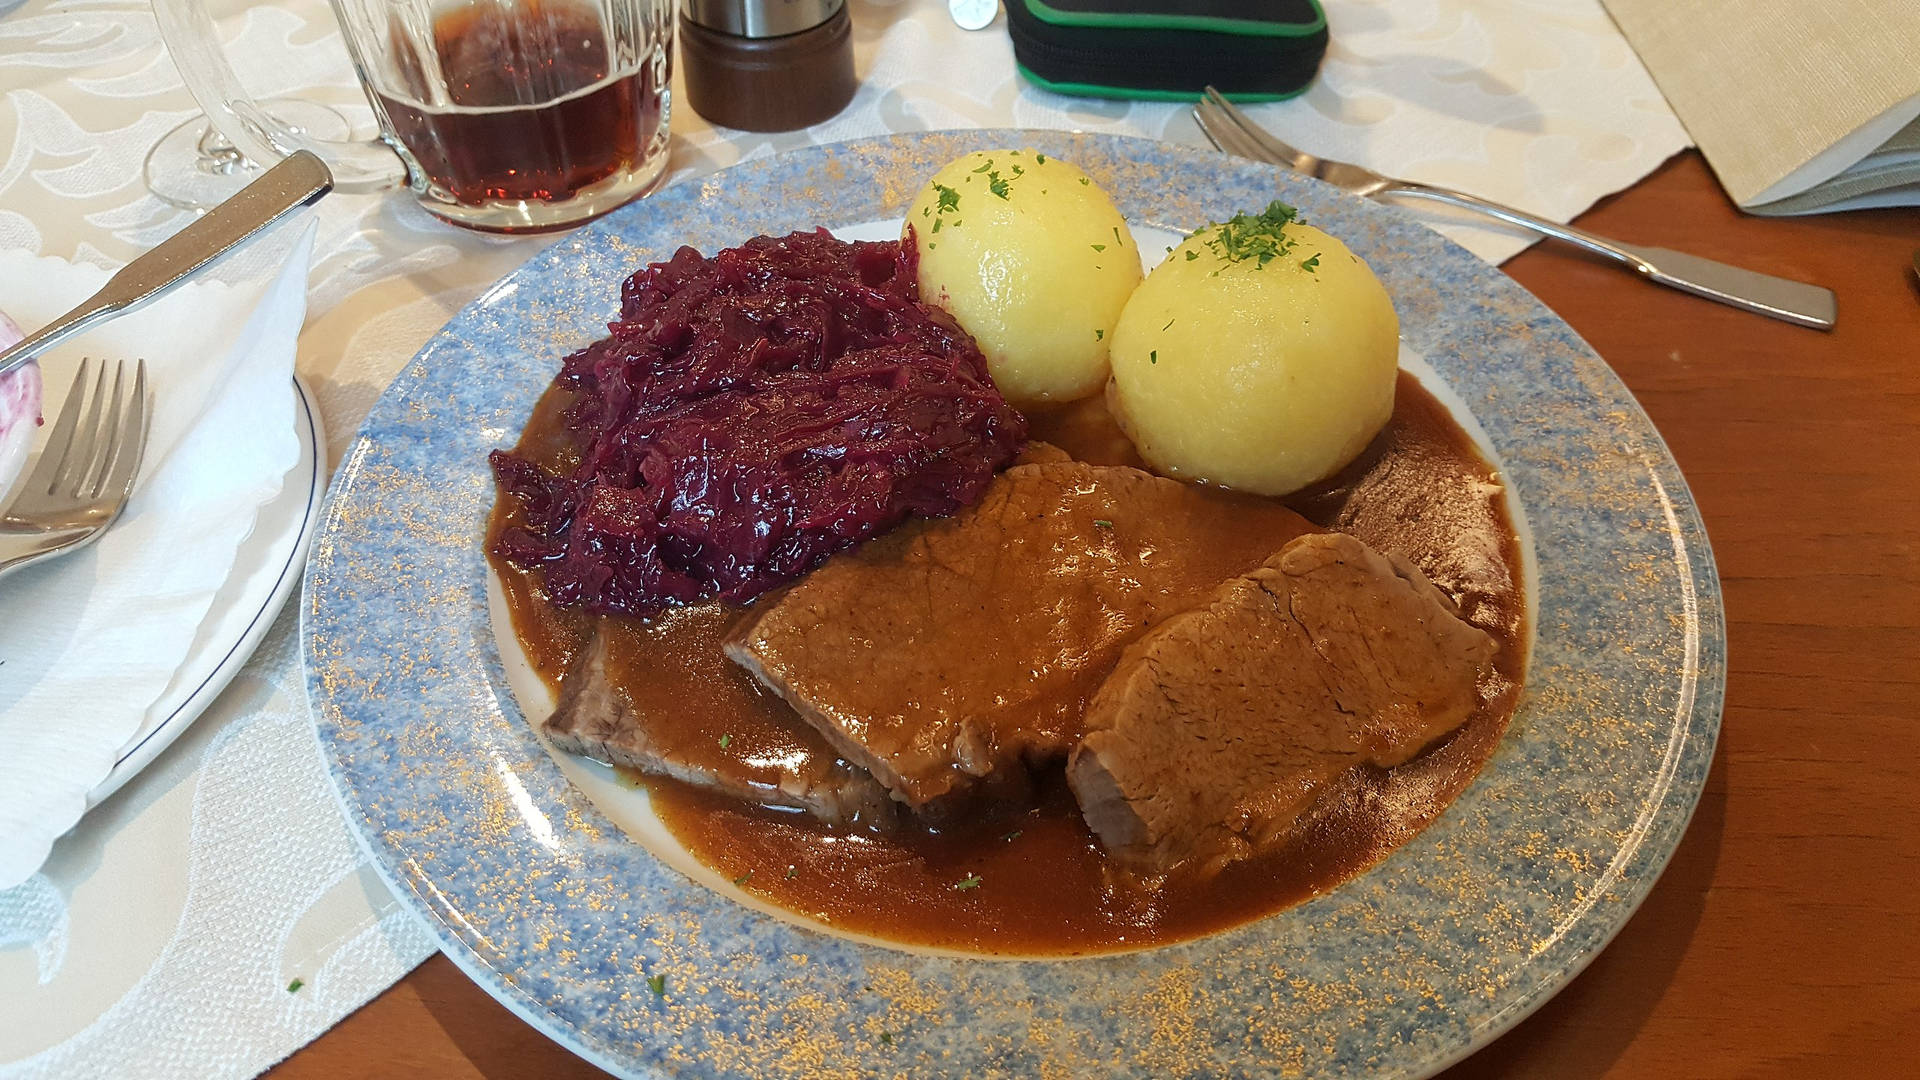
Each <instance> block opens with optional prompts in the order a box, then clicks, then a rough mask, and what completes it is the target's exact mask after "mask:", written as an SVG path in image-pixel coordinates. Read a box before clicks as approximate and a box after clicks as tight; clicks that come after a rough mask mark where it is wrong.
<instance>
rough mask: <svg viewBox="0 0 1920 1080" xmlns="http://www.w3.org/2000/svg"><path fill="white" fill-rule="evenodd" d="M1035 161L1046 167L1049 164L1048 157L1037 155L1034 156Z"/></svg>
mask: <svg viewBox="0 0 1920 1080" xmlns="http://www.w3.org/2000/svg"><path fill="white" fill-rule="evenodd" d="M1033 160H1034V161H1036V162H1038V163H1039V164H1041V165H1045V164H1046V163H1047V155H1045V154H1039V153H1036V154H1034V155H1033Z"/></svg>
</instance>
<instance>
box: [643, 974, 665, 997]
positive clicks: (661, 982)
mask: <svg viewBox="0 0 1920 1080" xmlns="http://www.w3.org/2000/svg"><path fill="white" fill-rule="evenodd" d="M647 989H649V990H651V991H653V996H654V997H666V996H667V977H666V976H665V975H649V976H647Z"/></svg>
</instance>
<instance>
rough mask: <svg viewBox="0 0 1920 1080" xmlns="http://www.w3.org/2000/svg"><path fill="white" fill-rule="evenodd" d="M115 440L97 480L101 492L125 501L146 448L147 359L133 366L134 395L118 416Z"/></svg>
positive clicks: (103, 495)
mask: <svg viewBox="0 0 1920 1080" xmlns="http://www.w3.org/2000/svg"><path fill="white" fill-rule="evenodd" d="M116 404H117V403H116ZM115 442H116V444H117V446H116V450H115V453H114V457H113V462H112V464H111V466H110V467H109V468H108V470H107V473H106V475H105V476H104V477H102V478H101V481H100V495H101V496H102V497H106V496H112V497H114V498H116V499H119V500H121V501H123V502H124V501H125V500H126V497H127V495H128V494H129V493H130V492H132V490H133V480H134V477H135V475H136V474H137V473H139V471H140V459H141V457H142V456H143V455H144V454H145V451H146V448H147V362H146V361H145V360H142V361H140V362H139V363H138V364H137V365H136V366H135V367H134V371H133V396H132V398H131V399H129V400H128V402H127V408H126V413H125V415H124V416H122V417H121V418H120V426H119V430H118V432H117V434H116V436H115Z"/></svg>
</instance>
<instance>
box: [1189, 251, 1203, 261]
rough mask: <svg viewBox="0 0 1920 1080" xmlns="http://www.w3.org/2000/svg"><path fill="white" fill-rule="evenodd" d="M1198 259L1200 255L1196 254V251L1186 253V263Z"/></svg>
mask: <svg viewBox="0 0 1920 1080" xmlns="http://www.w3.org/2000/svg"><path fill="white" fill-rule="evenodd" d="M1199 257H1200V253H1199V252H1197V251H1189V252H1187V261H1188V262H1192V261H1194V260H1195V259H1198V258H1199Z"/></svg>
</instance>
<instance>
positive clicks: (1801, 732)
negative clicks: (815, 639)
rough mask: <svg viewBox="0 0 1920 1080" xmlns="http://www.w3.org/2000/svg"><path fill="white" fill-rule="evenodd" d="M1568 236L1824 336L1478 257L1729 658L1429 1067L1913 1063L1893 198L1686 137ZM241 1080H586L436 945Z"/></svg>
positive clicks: (1908, 266)
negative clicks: (1555, 334)
mask: <svg viewBox="0 0 1920 1080" xmlns="http://www.w3.org/2000/svg"><path fill="white" fill-rule="evenodd" d="M1580 223H1581V224H1583V225H1586V226H1588V227H1590V228H1592V229H1593V230H1594V231H1595V232H1598V233H1601V234H1603V235H1606V236H1610V237H1615V238H1618V239H1621V240H1625V241H1629V242H1637V243H1647V244H1656V245H1660V246H1665V247H1672V248H1678V249H1681V250H1685V251H1690V252H1694V253H1696V254H1700V255H1706V256H1710V257H1713V258H1717V259H1722V260H1725V261H1727V262H1732V263H1737V264H1739V265H1742V266H1747V267H1752V268H1753V269H1756V270H1763V271H1768V272H1771V273H1774V274H1779V275H1781V276H1784V277H1793V278H1799V279H1802V280H1806V281H1817V282H1820V283H1822V284H1825V285H1827V286H1829V287H1831V288H1832V289H1833V290H1834V291H1835V292H1836V293H1838V294H1839V298H1840V320H1839V327H1838V329H1836V330H1834V331H1833V332H1832V333H1820V332H1817V331H1813V330H1804V329H1800V328H1797V327H1793V326H1788V325H1786V324H1784V323H1779V322H1774V321H1772V320H1770V319H1764V318H1760V317H1758V316H1754V315H1748V314H1745V313H1743V312H1739V311H1735V310H1733V309H1731V308H1726V307H1722V306H1720V305H1718V304H1712V303H1708V302H1705V301H1702V300H1697V299H1694V298H1692V297H1689V296H1685V295H1683V294H1680V293H1676V292H1673V291H1671V290H1667V289H1661V288H1658V287H1655V286H1651V285H1645V284H1642V283H1640V282H1638V281H1636V280H1634V279H1633V278H1632V277H1630V276H1629V275H1627V274H1624V273H1621V272H1620V271H1619V270H1617V269H1614V268H1612V267H1611V266H1607V265H1602V264H1599V263H1594V262H1590V261H1588V260H1586V259H1584V258H1583V257H1581V256H1579V255H1576V254H1573V253H1571V252H1570V251H1569V250H1568V249H1566V248H1564V247H1561V246H1557V245H1552V244H1543V245H1539V246H1536V247H1535V248H1533V249H1532V250H1530V251H1528V252H1527V253H1525V254H1523V255H1521V256H1519V257H1518V258H1516V259H1514V260H1513V261H1512V262H1510V263H1508V264H1507V270H1508V271H1509V272H1510V273H1511V274H1512V275H1513V277H1514V278H1515V279H1517V280H1518V281H1519V282H1520V283H1521V284H1523V285H1525V286H1526V287H1527V288H1529V289H1531V290H1532V291H1533V292H1534V293H1535V294H1537V295H1538V296H1539V297H1540V298H1541V299H1542V300H1544V301H1546V303H1547V305H1548V306H1550V307H1552V308H1553V309H1554V310H1555V311H1557V312H1559V313H1560V314H1561V315H1562V316H1564V317H1565V318H1566V320H1567V321H1568V322H1569V323H1571V324H1572V325H1573V327H1574V329H1576V330H1578V331H1579V332H1580V333H1581V334H1582V335H1583V336H1585V337H1586V339H1587V340H1588V341H1589V342H1591V343H1592V344H1593V346H1594V348H1595V349H1596V350H1598V351H1599V353H1600V355H1601V356H1603V357H1605V358H1606V359H1607V361H1608V362H1609V363H1611V364H1612V365H1613V367H1614V369H1615V370H1616V371H1618V372H1619V373H1620V375H1621V377H1622V378H1624V379H1625V380H1626V382H1627V385H1628V386H1630V387H1632V389H1633V392H1634V393H1635V394H1636V395H1637V396H1638V397H1639V399H1640V403H1641V404H1642V405H1643V406H1645V407H1646V410H1647V412H1648V413H1649V414H1651V415H1652V417H1653V419H1654V422H1655V423H1656V424H1658V425H1659V427H1660V430H1661V431H1662V432H1663V433H1664V434H1665V435H1666V438H1667V442H1668V444H1669V445H1670V446H1671V447H1672V448H1673V454H1674V457H1675V458H1677V459H1678V460H1679V462H1680V467H1681V469H1682V470H1683V471H1684V472H1685V473H1686V476H1687V480H1688V482H1689V483H1690V484H1691V485H1692V488H1693V493H1694V497H1695V498H1696V499H1697V500H1698V502H1699V505H1700V509H1701V512H1702V514H1703V515H1704V516H1705V518H1706V522H1707V530H1708V533H1709V534H1710V536H1711V537H1712V541H1713V553H1714V558H1715V560H1716V561H1717V563H1718V565H1719V570H1720V579H1721V582H1722V584H1723V587H1724V589H1725V595H1726V605H1727V624H1728V633H1729V635H1730V639H1731V640H1730V642H1729V654H1730V658H1731V660H1730V662H1731V670H1730V672H1729V678H1728V686H1727V707H1726V714H1725V720H1724V723H1723V726H1722V728H1721V735H1720V745H1719V751H1718V754H1717V756H1716V758H1715V761H1714V764H1713V771H1712V774H1711V776H1710V777H1709V779H1708V781H1707V790H1706V794H1705V795H1704V797H1703V798H1702V799H1701V802H1700V807H1699V809H1698V811H1697V812H1696V813H1695V815H1694V818H1693V826H1692V828H1691V829H1689V830H1688V832H1687V835H1686V838H1685V840H1684V841H1683V842H1682V843H1681V845H1680V849H1679V851H1678V852H1677V853H1676V854H1675V855H1674V857H1673V862H1672V863H1671V864H1670V865H1669V866H1668V867H1667V871H1666V874H1665V876H1664V877H1663V878H1661V880H1660V882H1659V884H1658V885H1657V886H1656V887H1655V888H1654V890H1653V892H1652V895H1651V896H1649V897H1648V899H1647V901H1646V903H1645V905H1643V906H1642V907H1641V909H1640V910H1639V912H1638V913H1637V914H1635V915H1634V917H1633V919H1632V921H1631V922H1629V923H1628V924H1627V926H1626V928H1625V929H1624V930H1622V931H1621V933H1620V936H1619V937H1618V939H1616V940H1615V941H1614V943H1613V944H1612V946H1611V947H1609V948H1608V949H1607V951H1606V952H1605V953H1603V954H1601V956H1600V957H1599V958H1598V959H1597V960H1595V961H1594V963H1593V965H1592V966H1591V967H1590V968H1588V970H1587V971H1586V972H1585V973H1584V974H1582V975H1581V976H1580V977H1579V978H1577V979H1575V980H1574V982H1573V983H1572V984H1571V985H1570V986H1568V987H1567V988H1566V989H1565V990H1564V991H1562V992H1561V993H1560V995H1559V996H1558V997H1556V998H1554V999H1553V1000H1552V1001H1550V1002H1548V1003H1547V1004H1546V1005H1545V1006H1544V1007H1542V1008H1541V1009H1540V1011H1539V1012H1538V1013H1536V1014H1534V1015H1533V1016H1532V1017H1531V1018H1529V1019H1527V1020H1526V1021H1524V1022H1523V1023H1521V1024H1520V1025H1519V1026H1518V1027H1517V1028H1515V1029H1514V1030H1513V1031H1512V1032H1510V1033H1509V1034H1507V1035H1506V1036H1505V1037H1504V1038H1502V1039H1500V1040H1499V1041H1497V1042H1495V1043H1494V1044H1493V1045H1492V1046H1490V1047H1488V1048H1487V1049H1485V1050H1483V1051H1481V1052H1480V1053H1479V1054H1477V1055H1475V1056H1474V1057H1472V1058H1469V1059H1468V1060H1467V1061H1466V1062H1464V1063H1462V1064H1461V1065H1459V1066H1457V1067H1456V1068H1454V1069H1453V1070H1451V1071H1449V1072H1448V1073H1446V1074H1445V1076H1446V1077H1448V1078H1449V1080H1468V1078H1472V1080H1482V1078H1490V1077H1523V1076H1524V1077H1536V1076H1539V1077H1548V1076H1550V1077H1555V1078H1564V1080H1582V1078H1589V1077H1612V1078H1627V1077H1662V1078H1665V1077H1682V1076H1684V1077H1690V1078H1695V1080H1706V1078H1715V1077H1741V1078H1756V1080H1757V1078H1780V1080H1800V1078H1813V1077H1868V1076H1872V1077H1886V1076H1920V1036H1916V1034H1915V1033H1916V1030H1920V284H1917V283H1916V280H1915V277H1914V273H1913V270H1912V260H1913V257H1914V250H1915V248H1916V247H1920V211H1914V210H1878V211H1864V212H1858V213H1852V214H1840V215H1827V216H1822V217H1812V218H1799V219H1787V220H1776V219H1767V218H1756V217H1746V216H1743V215H1741V214H1739V213H1738V212H1736V211H1735V210H1734V209H1733V207H1732V206H1731V204H1729V203H1728V201H1727V199H1726V197H1725V195H1724V194H1722V192H1721V191H1720V189H1719V187H1717V186H1716V185H1715V183H1714V181H1713V177H1712V175H1711V174H1710V173H1709V172H1708V171H1707V168H1706V166H1705V164H1704V163H1703V162H1702V160H1701V159H1700V157H1699V155H1698V154H1696V153H1693V152H1691V151H1690V152H1688V153H1686V154H1683V155H1681V156H1680V157H1677V158H1675V159H1674V160H1673V161H1670V162H1668V163H1667V165H1665V166H1664V167H1663V168H1661V169H1660V170H1659V171H1658V172H1656V173H1654V174H1653V175H1652V176H1651V177H1649V178H1648V179H1646V180H1645V181H1643V182H1641V183H1640V184H1638V185H1636V186H1635V187H1633V188H1632V189H1630V190H1628V191H1626V192H1623V193H1621V194H1620V195H1617V196H1614V197H1612V198H1610V199H1608V200H1607V201H1605V202H1604V203H1602V204H1601V205H1600V206H1598V207H1596V208H1595V209H1594V210H1592V211H1590V212H1589V213H1588V214H1586V215H1585V216H1584V217H1583V218H1581V219H1580ZM271 1075H272V1076H273V1077H275V1078H276V1080H296V1078H306V1077H315V1078H329V1080H331V1078H336V1077H346V1076H400V1075H406V1076H421V1077H488V1078H494V1080H499V1078H506V1077H523V1076H539V1077H553V1078H559V1077H576V1076H601V1075H604V1074H602V1073H601V1072H600V1071H599V1070H598V1069H595V1068H594V1067H593V1066H591V1065H588V1064H587V1063H586V1062H584V1061H581V1060H580V1059H578V1058H575V1057H573V1056H572V1055H571V1054H569V1053H568V1052H567V1051H566V1050H563V1049H561V1048H560V1047H559V1046H558V1045H557V1044H554V1043H552V1042H549V1041H548V1040H547V1039H546V1038H544V1037H543V1036H541V1035H539V1034H538V1033H536V1032H535V1031H534V1030H533V1029H532V1028H530V1027H528V1026H527V1025H526V1024H524V1023H522V1022H521V1021H520V1020H519V1019H517V1018H515V1017H514V1016H513V1015H512V1014H510V1013H508V1012H507V1011H506V1009H504V1008H502V1007H501V1006H500V1005H498V1004H496V1003H495V1002H494V1001H493V1000H492V999H491V998H489V997H487V995H486V994H484V993H482V992H481V991H480V990H479V989H478V988H476V987H475V986H474V985H473V984H472V983H470V982H468V981H467V979H466V978H465V977H464V976H463V975H461V974H460V973H459V971H458V970H457V969H455V968H454V967H453V965H452V964H451V963H450V962H448V961H447V960H446V959H445V958H444V957H440V956H436V957H434V958H433V959H431V960H429V961H427V962H426V963H425V964H423V965H421V967H420V968H419V969H418V970H416V971H414V972H413V973H412V974H411V975H409V976H407V978H405V979H404V980H402V981H401V982H400V983H399V984H398V985H396V986H394V987H393V988H392V989H390V990H388V991H387V992H386V993H385V994H383V995H381V996H380V997H379V998H377V999H375V1000H374V1001H373V1002H372V1003H370V1004H369V1005H367V1006H366V1007H365V1008H363V1009H361V1010H360V1011H359V1012H357V1013H355V1014H353V1015H352V1016H350V1017H348V1018H347V1019H346V1020H345V1021H343V1022H342V1023H341V1024H340V1025H339V1026H338V1027H336V1028H335V1029H334V1030H332V1031H331V1032H329V1033H328V1034H326V1035H325V1036H323V1037H322V1038H320V1039H319V1040H318V1041H317V1042H315V1043H313V1044H312V1045H310V1046H308V1047H307V1048H305V1049H303V1050H301V1051H300V1052H299V1053H297V1054H295V1055H294V1056H293V1057H292V1058H291V1059H289V1060H288V1061H287V1062H286V1063H285V1064H283V1065H281V1066H280V1067H279V1068H277V1069H275V1070H274V1071H273V1072H272V1074H271Z"/></svg>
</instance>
